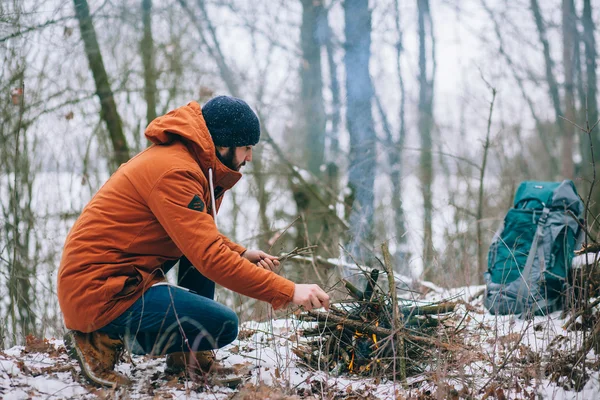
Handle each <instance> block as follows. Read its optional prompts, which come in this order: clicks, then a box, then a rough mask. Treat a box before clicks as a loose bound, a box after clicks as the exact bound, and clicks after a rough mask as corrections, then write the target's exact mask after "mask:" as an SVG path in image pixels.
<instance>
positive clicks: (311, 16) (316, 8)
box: [300, 0, 325, 177]
mask: <svg viewBox="0 0 600 400" xmlns="http://www.w3.org/2000/svg"><path fill="white" fill-rule="evenodd" d="M321 13H323V4H322V3H321V2H320V1H318V0H317V1H315V0H302V26H301V27H300V47H301V49H302V62H301V63H300V82H301V102H300V107H301V118H302V119H301V121H300V124H301V125H302V128H303V129H302V131H303V133H304V134H305V138H306V141H305V159H306V160H308V163H307V165H308V170H309V171H310V172H311V173H312V174H313V175H314V176H317V177H320V176H321V175H322V173H321V165H322V164H323V163H324V159H325V107H324V102H323V78H322V73H321V46H320V43H319V42H318V40H317V24H318V18H319V15H320V14H321Z"/></svg>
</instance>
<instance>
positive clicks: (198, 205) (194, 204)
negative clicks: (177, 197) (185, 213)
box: [188, 194, 204, 211]
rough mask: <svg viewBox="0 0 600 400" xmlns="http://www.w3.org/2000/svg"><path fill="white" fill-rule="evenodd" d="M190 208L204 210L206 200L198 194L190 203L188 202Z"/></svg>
mask: <svg viewBox="0 0 600 400" xmlns="http://www.w3.org/2000/svg"><path fill="white" fill-rule="evenodd" d="M188 208H189V209H192V210H196V211H204V202H203V201H202V199H201V198H200V196H198V195H197V194H196V195H194V198H192V201H190V204H188Z"/></svg>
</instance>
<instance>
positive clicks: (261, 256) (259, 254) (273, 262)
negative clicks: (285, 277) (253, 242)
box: [242, 250, 279, 272]
mask: <svg viewBox="0 0 600 400" xmlns="http://www.w3.org/2000/svg"><path fill="white" fill-rule="evenodd" d="M242 257H244V258H245V259H246V260H248V261H250V262H251V263H254V264H256V265H258V266H259V267H262V268H264V269H268V270H269V271H274V272H277V270H279V259H278V258H277V257H275V256H272V255H270V254H267V253H265V252H264V251H260V250H246V251H245V252H244V253H243V254H242Z"/></svg>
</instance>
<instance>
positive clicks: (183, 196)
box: [147, 169, 295, 309]
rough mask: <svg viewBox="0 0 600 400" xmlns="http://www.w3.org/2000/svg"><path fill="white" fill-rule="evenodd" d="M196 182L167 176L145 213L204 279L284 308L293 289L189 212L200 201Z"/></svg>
mask: <svg viewBox="0 0 600 400" xmlns="http://www.w3.org/2000/svg"><path fill="white" fill-rule="evenodd" d="M200 179H201V178H200V176H199V174H198V173H196V172H193V171H187V170H179V169H173V170H170V171H168V172H166V173H165V174H164V175H162V176H161V177H160V178H159V180H158V181H157V182H156V184H155V185H154V187H153V188H152V191H151V192H150V193H149V195H148V199H147V203H148V207H150V210H151V211H152V213H153V214H154V215H155V216H156V218H157V219H158V221H159V222H160V224H161V225H162V227H163V228H164V229H165V231H166V232H167V234H168V235H169V237H170V238H171V239H172V240H173V242H174V243H175V245H177V247H178V248H179V249H180V250H181V251H182V252H183V254H184V255H185V256H186V257H187V258H188V259H189V260H190V261H191V262H192V264H193V265H194V266H195V267H196V268H197V269H198V270H199V271H200V272H201V273H202V275H204V276H206V277H207V278H209V279H211V280H213V281H214V282H216V283H218V284H219V285H221V286H224V287H226V288H228V289H231V290H233V291H235V292H238V293H241V294H243V295H245V296H249V297H253V298H255V299H258V300H262V301H266V302H269V303H271V304H272V305H273V307H274V308H275V309H278V308H281V307H283V306H285V305H286V304H287V303H289V302H290V301H291V300H292V297H293V295H294V289H295V285H294V283H293V282H291V281H289V280H287V279H285V278H283V277H281V276H279V275H277V274H275V273H274V272H271V271H267V270H265V269H262V268H259V267H257V266H256V265H254V264H252V263H251V262H250V261H248V260H246V259H245V258H243V257H241V256H240V254H239V253H238V252H236V251H234V250H232V249H231V248H230V247H229V246H228V244H227V242H228V240H225V239H223V235H222V234H220V233H219V231H218V230H217V227H216V225H215V223H214V221H213V219H212V217H211V216H210V215H208V214H207V213H206V212H202V211H197V210H194V209H193V208H191V207H188V204H190V203H191V201H192V199H193V198H194V196H196V195H197V196H199V197H200V198H201V199H202V198H204V196H203V188H202V185H201V184H200ZM240 247H241V246H240Z"/></svg>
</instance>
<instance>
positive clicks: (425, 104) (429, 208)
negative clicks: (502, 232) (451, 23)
mask: <svg viewBox="0 0 600 400" xmlns="http://www.w3.org/2000/svg"><path fill="white" fill-rule="evenodd" d="M417 5H418V11H419V16H418V20H419V25H418V26H419V137H420V140H421V154H420V160H419V175H420V178H421V191H422V194H423V267H424V268H423V271H424V276H425V279H427V280H431V279H432V278H433V277H434V276H435V271H434V270H433V229H432V218H433V195H432V191H431V187H432V184H433V156H432V151H433V139H432V132H431V131H432V127H433V76H432V77H431V78H429V77H428V76H427V75H428V74H427V48H426V43H425V42H426V35H427V32H426V28H427V27H426V26H425V25H426V22H427V21H429V34H430V36H431V38H432V39H433V27H432V26H431V18H430V17H429V12H430V9H429V0H417ZM432 61H433V60H432Z"/></svg>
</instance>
